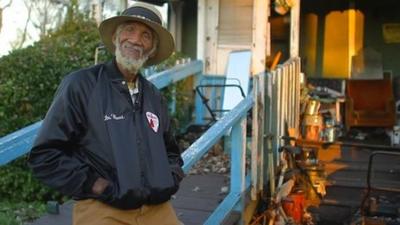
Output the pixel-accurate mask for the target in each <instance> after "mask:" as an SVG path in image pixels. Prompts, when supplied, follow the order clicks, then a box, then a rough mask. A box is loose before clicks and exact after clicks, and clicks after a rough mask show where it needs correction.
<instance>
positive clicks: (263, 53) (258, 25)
mask: <svg viewBox="0 0 400 225" xmlns="http://www.w3.org/2000/svg"><path fill="white" fill-rule="evenodd" d="M269 2H270V1H269V0H254V4H253V43H252V46H251V47H252V49H251V50H252V53H253V58H252V70H251V71H252V74H259V73H262V72H264V71H265V61H266V57H267V55H269V51H268V50H269V49H270V48H269V45H270V35H269V32H268V31H269V29H268V17H269V11H270V9H269Z"/></svg>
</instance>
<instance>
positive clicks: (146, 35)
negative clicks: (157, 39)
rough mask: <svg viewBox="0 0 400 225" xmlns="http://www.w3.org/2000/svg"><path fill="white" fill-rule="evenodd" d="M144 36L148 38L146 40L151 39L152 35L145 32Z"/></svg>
mask: <svg viewBox="0 0 400 225" xmlns="http://www.w3.org/2000/svg"><path fill="white" fill-rule="evenodd" d="M143 38H144V39H146V40H150V39H151V36H150V34H149V33H144V34H143Z"/></svg>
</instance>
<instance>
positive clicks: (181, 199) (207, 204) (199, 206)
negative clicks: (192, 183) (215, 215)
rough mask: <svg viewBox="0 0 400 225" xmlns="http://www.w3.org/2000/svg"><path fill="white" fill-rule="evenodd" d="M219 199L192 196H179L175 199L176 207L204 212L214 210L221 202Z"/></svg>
mask: <svg viewBox="0 0 400 225" xmlns="http://www.w3.org/2000/svg"><path fill="white" fill-rule="evenodd" d="M219 202H220V201H219V200H218V199H215V198H214V199H211V198H200V197H195V196H194V197H190V196H178V197H176V198H175V199H174V200H173V206H174V207H175V208H176V209H190V210H197V211H204V212H210V213H211V212H212V211H213V210H214V209H215V208H216V207H217V206H218V204H219Z"/></svg>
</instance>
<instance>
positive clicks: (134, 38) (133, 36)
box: [128, 32, 143, 46]
mask: <svg viewBox="0 0 400 225" xmlns="http://www.w3.org/2000/svg"><path fill="white" fill-rule="evenodd" d="M128 40H129V41H130V42H132V43H133V44H136V45H140V46H143V43H142V41H141V38H140V35H139V34H138V33H136V32H133V33H132V34H130V35H129V36H128Z"/></svg>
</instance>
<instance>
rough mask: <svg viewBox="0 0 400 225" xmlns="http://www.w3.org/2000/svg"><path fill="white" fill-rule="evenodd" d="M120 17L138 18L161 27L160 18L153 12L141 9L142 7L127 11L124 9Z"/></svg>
mask: <svg viewBox="0 0 400 225" xmlns="http://www.w3.org/2000/svg"><path fill="white" fill-rule="evenodd" d="M122 15H124V16H136V17H139V18H143V19H147V20H150V21H152V22H155V23H158V24H159V25H161V19H160V17H158V16H157V14H155V13H154V12H152V11H151V10H149V9H146V8H143V7H132V8H129V9H126V10H125V11H124V12H123V13H122Z"/></svg>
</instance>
